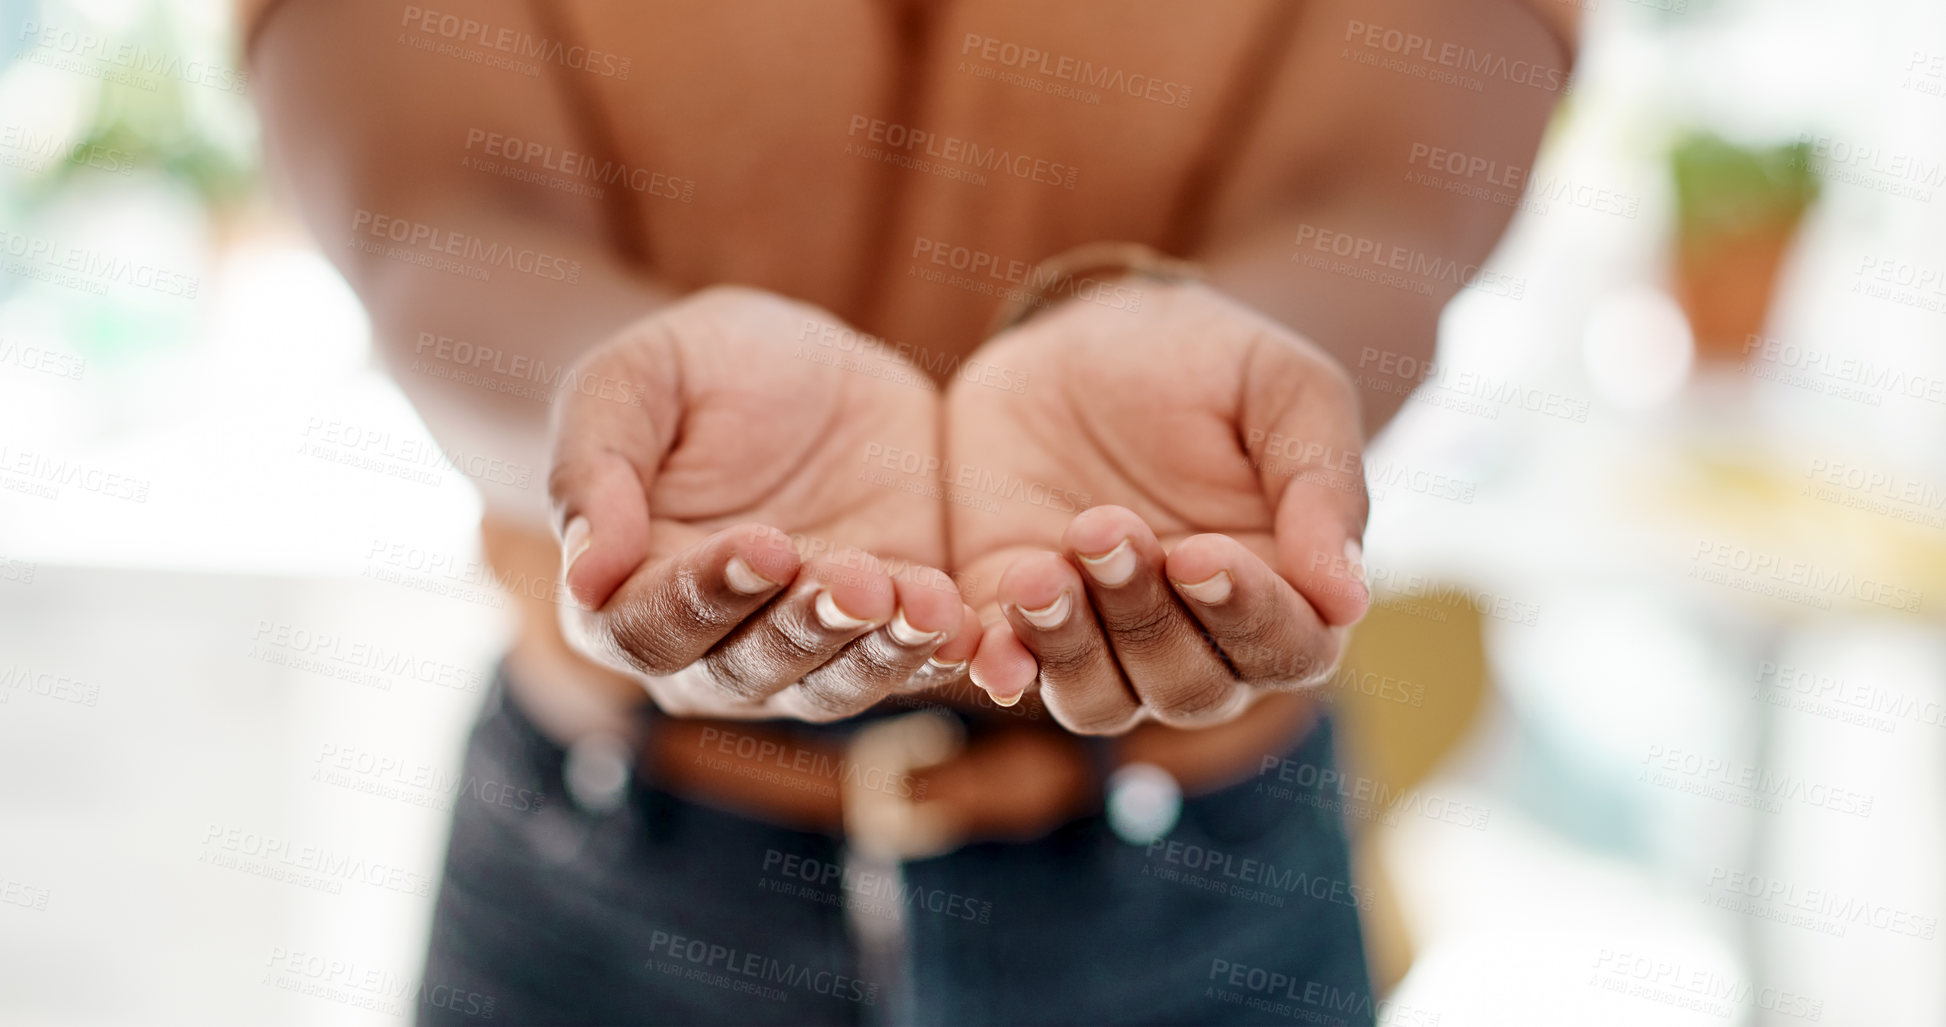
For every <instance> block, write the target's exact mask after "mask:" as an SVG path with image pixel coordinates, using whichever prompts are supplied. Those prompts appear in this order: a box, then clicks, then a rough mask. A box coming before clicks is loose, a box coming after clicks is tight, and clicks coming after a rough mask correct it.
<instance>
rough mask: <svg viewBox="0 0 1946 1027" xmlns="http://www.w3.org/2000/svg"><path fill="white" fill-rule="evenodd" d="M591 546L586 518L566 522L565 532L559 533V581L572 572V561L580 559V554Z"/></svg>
mask: <svg viewBox="0 0 1946 1027" xmlns="http://www.w3.org/2000/svg"><path fill="white" fill-rule="evenodd" d="M592 544H593V539H592V538H591V537H590V535H589V531H588V519H587V518H586V517H576V518H575V519H574V520H571V521H569V522H568V527H567V530H566V531H563V532H562V533H561V580H563V581H566V580H567V577H568V573H569V572H570V571H573V570H574V561H576V560H579V559H581V554H582V553H585V552H587V551H588V547H589V546H590V545H592Z"/></svg>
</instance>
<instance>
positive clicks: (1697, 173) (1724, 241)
mask: <svg viewBox="0 0 1946 1027" xmlns="http://www.w3.org/2000/svg"><path fill="white" fill-rule="evenodd" d="M1669 164H1670V171H1671V173H1672V175H1673V177H1674V179H1675V186H1676V295H1677V297H1678V298H1679V299H1680V300H1681V302H1682V306H1683V310H1684V312H1685V313H1687V314H1688V316H1689V324H1690V328H1691V330H1692V331H1693V332H1694V333H1695V336H1696V355H1697V358H1698V360H1699V361H1705V362H1708V361H1714V362H1734V361H1736V360H1737V359H1738V358H1739V357H1740V356H1741V354H1742V353H1743V349H1744V340H1745V339H1747V338H1748V337H1749V336H1751V335H1755V334H1758V333H1760V332H1762V331H1763V327H1764V320H1765V316H1766V315H1767V313H1768V312H1769V310H1770V302H1771V296H1772V293H1773V292H1774V291H1775V289H1776V285H1777V270H1778V268H1779V266H1780V265H1782V263H1783V261H1784V253H1785V251H1786V250H1787V249H1788V248H1789V246H1790V243H1791V239H1792V237H1793V236H1795V235H1796V234H1797V227H1798V224H1799V222H1801V221H1802V220H1803V218H1804V212H1805V211H1806V210H1807V209H1808V208H1809V207H1810V206H1811V203H1812V201H1813V200H1815V199H1817V196H1818V184H1819V183H1818V175H1817V170H1816V169H1815V168H1814V167H1813V166H1812V164H1811V152H1810V146H1809V144H1808V143H1804V142H1797V143H1791V144H1786V145H1782V146H1768V147H1751V146H1741V145H1738V144H1736V143H1732V142H1730V141H1728V140H1726V139H1723V138H1722V137H1720V136H1717V135H1714V134H1711V133H1702V132H1699V133H1691V134H1689V135H1686V136H1684V137H1683V138H1682V139H1681V140H1680V141H1679V142H1678V143H1677V144H1676V146H1675V147H1674V148H1673V149H1672V150H1671V151H1670V155H1669Z"/></svg>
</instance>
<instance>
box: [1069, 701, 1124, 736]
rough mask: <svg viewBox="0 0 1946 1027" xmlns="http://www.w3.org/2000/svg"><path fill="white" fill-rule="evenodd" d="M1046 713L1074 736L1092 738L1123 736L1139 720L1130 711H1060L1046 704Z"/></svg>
mask: <svg viewBox="0 0 1946 1027" xmlns="http://www.w3.org/2000/svg"><path fill="white" fill-rule="evenodd" d="M1048 713H1049V715H1051V716H1052V717H1053V718H1054V720H1055V722H1056V723H1058V724H1060V725H1061V726H1062V727H1064V728H1067V729H1068V730H1069V731H1071V732H1073V733H1074V734H1077V735H1088V736H1090V737H1094V738H1102V737H1108V736H1113V735H1125V734H1127V733H1128V732H1129V731H1130V730H1132V729H1133V728H1134V727H1135V725H1136V722H1137V721H1138V720H1140V719H1141V718H1140V717H1139V716H1138V715H1137V711H1135V710H1132V709H1131V710H1129V711H1127V712H1116V711H1110V710H1106V709H1103V710H1097V711H1094V712H1080V711H1072V710H1062V709H1059V708H1057V707H1056V706H1054V704H1052V703H1049V704H1048Z"/></svg>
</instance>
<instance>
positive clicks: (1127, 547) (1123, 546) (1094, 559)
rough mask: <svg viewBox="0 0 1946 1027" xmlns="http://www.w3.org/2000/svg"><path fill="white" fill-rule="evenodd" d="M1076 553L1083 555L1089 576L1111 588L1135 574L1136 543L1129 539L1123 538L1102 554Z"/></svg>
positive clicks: (1082, 562) (1085, 568)
mask: <svg viewBox="0 0 1946 1027" xmlns="http://www.w3.org/2000/svg"><path fill="white" fill-rule="evenodd" d="M1075 555H1077V556H1080V557H1081V566H1082V569H1084V570H1086V571H1087V572H1088V576H1089V577H1091V578H1093V579H1095V581H1096V582H1098V583H1100V584H1103V585H1107V586H1108V587H1110V588H1113V587H1115V586H1116V585H1120V584H1123V583H1124V582H1126V581H1128V579H1130V578H1132V577H1134V576H1135V544H1134V543H1132V542H1130V541H1129V540H1128V539H1123V540H1121V542H1119V543H1117V544H1116V546H1115V548H1113V549H1110V550H1109V551H1108V552H1106V553H1103V554H1101V555H1100V556H1087V555H1083V554H1079V553H1077V554H1075Z"/></svg>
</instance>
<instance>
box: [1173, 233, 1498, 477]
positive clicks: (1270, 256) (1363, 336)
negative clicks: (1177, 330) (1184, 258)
mask: <svg viewBox="0 0 1946 1027" xmlns="http://www.w3.org/2000/svg"><path fill="white" fill-rule="evenodd" d="M1449 240H1450V235H1449V234H1448V233H1444V232H1439V231H1434V230H1429V229H1428V228H1427V222H1426V219H1424V218H1423V217H1420V216H1419V215H1418V212H1416V211H1414V210H1412V209H1409V208H1402V207H1400V206H1397V205H1390V206H1388V205H1386V204H1382V203H1376V202H1371V201H1368V200H1363V199H1360V198H1356V197H1347V198H1346V199H1345V200H1343V201H1337V202H1329V201H1327V202H1324V203H1318V204H1312V205H1309V206H1306V207H1303V208H1300V209H1297V210H1294V211H1291V212H1289V213H1287V214H1285V215H1283V216H1280V217H1276V218H1268V219H1265V220H1264V221H1263V222H1262V223H1261V227H1258V228H1255V229H1253V230H1252V231H1251V232H1250V233H1248V234H1243V235H1238V236H1234V237H1232V238H1229V239H1227V240H1221V241H1219V242H1217V243H1215V244H1214V245H1212V246H1210V247H1209V248H1208V249H1207V250H1206V251H1205V252H1203V253H1201V254H1199V255H1198V256H1197V259H1198V261H1199V262H1200V263H1202V265H1203V266H1204V268H1205V270H1206V272H1207V273H1208V275H1209V279H1210V284H1211V285H1213V286H1214V287H1215V288H1217V289H1220V290H1222V291H1223V292H1225V293H1227V294H1228V295H1230V296H1232V297H1234V298H1235V299H1237V300H1239V301H1241V302H1243V303H1246V304H1248V305H1249V306H1251V307H1253V308H1255V309H1256V310H1258V311H1260V312H1262V313H1263V314H1265V315H1266V316H1268V317H1271V318H1273V319H1275V320H1277V321H1278V322H1280V323H1282V324H1284V325H1287V326H1289V327H1290V328H1292V329H1293V330H1295V331H1297V332H1299V333H1301V334H1303V335H1304V336H1306V337H1307V338H1309V339H1310V340H1311V341H1312V342H1314V343H1316V344H1317V345H1318V346H1320V347H1322V348H1323V349H1324V350H1326V351H1327V352H1329V353H1330V354H1331V355H1332V356H1334V357H1336V358H1337V359H1338V362H1339V363H1340V364H1342V365H1343V366H1344V368H1345V369H1346V370H1347V371H1348V372H1349V373H1350V374H1351V375H1352V377H1353V379H1354V381H1355V382H1357V384H1358V391H1359V399H1360V400H1361V403H1362V409H1363V414H1364V429H1365V437H1366V438H1368V439H1369V438H1371V437H1373V436H1374V435H1376V434H1377V433H1378V431H1379V429H1381V428H1383V427H1384V426H1385V425H1386V424H1387V423H1388V422H1389V421H1391V419H1392V416H1393V415H1394V414H1396V413H1397V412H1398V410H1399V408H1400V406H1402V405H1403V404H1404V403H1405V400H1406V398H1407V396H1408V395H1409V394H1410V393H1411V391H1412V386H1413V384H1414V379H1413V378H1412V377H1411V376H1410V375H1411V371H1412V370H1413V369H1415V368H1418V367H1423V366H1424V364H1425V362H1426V361H1428V360H1430V359H1431V358H1432V355H1433V348H1434V344H1435V342H1436V341H1437V337H1438V325H1439V312H1440V310H1441V309H1442V308H1443V307H1444V306H1445V305H1446V302H1447V301H1448V300H1449V299H1451V298H1452V296H1453V294H1454V293H1455V292H1456V291H1457V288H1456V286H1455V284H1454V282H1455V281H1456V280H1457V278H1458V277H1459V275H1460V273H1461V271H1463V270H1464V269H1465V268H1467V267H1469V266H1471V265H1477V264H1478V263H1479V262H1480V261H1481V260H1483V259H1485V257H1484V251H1485V249H1486V246H1484V245H1480V244H1478V243H1475V244H1474V245H1472V246H1456V245H1455V244H1453V243H1452V242H1451V241H1449ZM1341 253H1343V254H1344V255H1340V254H1341ZM1400 368H1405V369H1407V373H1405V374H1401V373H1398V369H1400Z"/></svg>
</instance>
